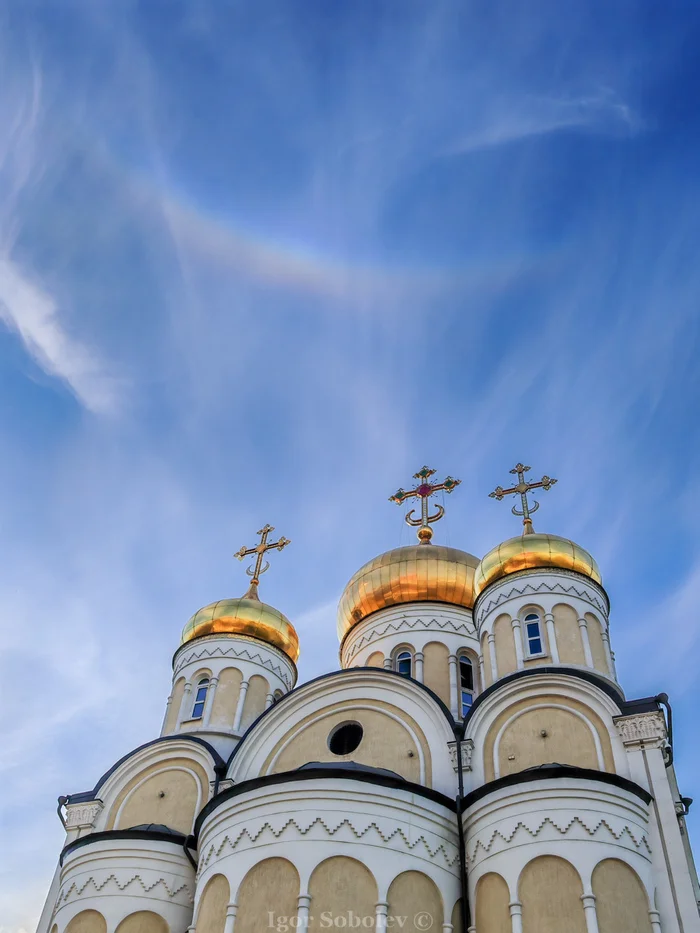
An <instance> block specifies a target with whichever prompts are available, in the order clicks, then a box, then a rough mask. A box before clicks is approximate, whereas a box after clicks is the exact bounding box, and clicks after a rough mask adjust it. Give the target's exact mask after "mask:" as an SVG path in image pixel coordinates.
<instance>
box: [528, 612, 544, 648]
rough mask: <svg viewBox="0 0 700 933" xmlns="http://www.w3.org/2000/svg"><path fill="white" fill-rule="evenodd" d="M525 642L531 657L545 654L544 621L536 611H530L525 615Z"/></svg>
mask: <svg viewBox="0 0 700 933" xmlns="http://www.w3.org/2000/svg"><path fill="white" fill-rule="evenodd" d="M524 621H525V644H526V647H527V653H528V656H529V657H533V656H535V655H538V654H544V641H543V639H542V623H541V622H540V617H539V616H538V615H537V613H536V612H528V614H527V615H526V616H525V620H524Z"/></svg>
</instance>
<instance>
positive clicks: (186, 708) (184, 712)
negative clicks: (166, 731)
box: [175, 680, 192, 732]
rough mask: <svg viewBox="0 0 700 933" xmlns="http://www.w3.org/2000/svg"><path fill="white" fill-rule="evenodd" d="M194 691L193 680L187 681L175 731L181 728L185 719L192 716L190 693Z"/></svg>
mask: <svg viewBox="0 0 700 933" xmlns="http://www.w3.org/2000/svg"><path fill="white" fill-rule="evenodd" d="M191 693H192V682H191V681H189V680H188V681H186V682H185V689H184V690H183V692H182V700H181V701H180V712H179V713H178V714H177V724H176V725H175V732H177V730H178V729H179V728H180V726H181V725H182V723H183V722H184V721H185V719H189V718H190V713H191V712H192V710H191V709H190V704H191V699H190V694H191Z"/></svg>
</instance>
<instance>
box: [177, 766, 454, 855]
mask: <svg viewBox="0 0 700 933" xmlns="http://www.w3.org/2000/svg"><path fill="white" fill-rule="evenodd" d="M320 779H323V780H326V779H330V780H333V781H339V780H343V781H359V782H361V783H364V784H375V785H378V786H380V787H391V788H394V789H395V790H405V791H406V792H407V793H409V794H417V795H418V796H420V797H425V798H426V799H427V800H433V801H434V802H435V803H440V804H442V806H443V807H447V808H448V809H449V810H452V811H453V812H454V811H455V810H456V804H455V802H454V800H453V799H452V798H451V797H446V796H445V794H441V793H440V791H437V790H433V789H432V788H431V787H423V785H422V784H414V783H412V782H411V781H405V780H403V778H400V777H395V778H394V777H391V776H389V775H386V774H377V773H376V772H372V771H357V770H355V769H351V768H333V769H330V768H323V767H321V768H307V769H305V770H304V771H301V770H299V771H282V772H281V773H280V774H268V775H265V776H264V777H258V778H252V779H251V780H250V781H241V783H240V784H234V786H233V787H230V788H229V789H228V790H225V791H222V792H221V793H220V794H217V795H216V797H214V798H212V799H211V800H210V801H209V803H207V804H206V805H205V806H204V807H203V809H202V810H201V812H200V813H199V816H198V817H197V819H196V820H195V824H194V838H195V840H196V841H197V842H198V841H199V831H200V829H201V828H202V823H203V822H204V820H205V819H206V818H207V817H208V816H209V814H210V813H212V812H213V811H214V810H216V808H217V807H219V806H220V805H221V804H222V803H225V802H226V801H227V800H230V799H231V798H232V797H237V796H238V795H239V794H245V793H247V792H248V791H251V790H257V788H258V787H271V786H274V785H275V784H295V783H297V782H298V781H318V780H320Z"/></svg>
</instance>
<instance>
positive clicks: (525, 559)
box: [474, 532, 602, 599]
mask: <svg viewBox="0 0 700 933" xmlns="http://www.w3.org/2000/svg"><path fill="white" fill-rule="evenodd" d="M538 567H550V568H551V567H554V568H556V569H559V570H573V571H574V572H575V573H580V574H583V576H584V577H590V578H591V580H595V582H596V583H599V584H601V585H602V578H601V576H600V570H598V565H597V564H596V562H595V561H594V560H593V558H592V557H591V555H590V554H589V553H588V551H584V549H583V548H582V547H579V546H578V544H574V542H573V541H569V539H568V538H560V537H558V536H557V535H545V534H539V533H538V532H532V533H531V534H524V535H518V537H517V538H510V539H509V540H508V541H504V542H503V543H502V544H499V545H498V547H495V548H493V550H491V551H489V552H488V554H487V555H486V556H485V557H484V558H483V560H482V561H481V563H480V564H479V566H478V567H477V568H476V574H475V575H474V598H475V599H476V597H477V596H479V594H480V593H483V591H484V590H485V589H486V587H487V586H489V585H490V584H491V583H495V581H496V580H501V579H502V578H503V577H507V576H508V575H509V574H511V573H517V572H518V571H519V570H535V569H537V568H538Z"/></svg>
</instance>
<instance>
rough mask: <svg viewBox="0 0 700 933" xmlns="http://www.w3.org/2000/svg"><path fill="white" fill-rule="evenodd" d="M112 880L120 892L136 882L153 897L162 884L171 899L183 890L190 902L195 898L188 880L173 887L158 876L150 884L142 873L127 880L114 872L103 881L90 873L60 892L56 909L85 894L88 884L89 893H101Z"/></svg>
mask: <svg viewBox="0 0 700 933" xmlns="http://www.w3.org/2000/svg"><path fill="white" fill-rule="evenodd" d="M110 881H113V882H114V884H115V885H116V886H117V888H118V889H119V892H120V893H122V892H123V891H126V889H127V888H128V887H129V886H130V885H132V884H134V883H136V884H137V886H140V887H141V889H142V891H143V894H148V895H150V896H151V897H153V892H154V891H155V889H156V888H157V887H159V886H160V887H162V889H163V891H164V893H165V894H166V895H167V897H168V898H169V899H170V900H172V899H173V898H175V897H177V895H178V894H180V893H181V892H182V891H186V892H187V900H188V901H189V902H192V901H193V899H194V898H193V894H194V892H193V891H192V890H191V889H190V886H189V885H188V884H187V882H183V883H182V884H181V885H179V886H178V887H176V888H171V887H170V885H169V884H168V882H167V881H166V880H165V878H157V879H156V880H155V881H154V882H153V883H151V884H148V883H147V882H145V881H144V880H143V878H142V877H141V875H140V874H133V875H131V876H130V877H129V878H127V880H126V881H120V880H119V878H118V877H117V875H115V874H114V873H112V874H110V875H108V876H107V877H106V878H104V879H103V880H101V881H96V880H95V878H94V876H93V875H90V877H89V878H88V879H87V880H86V881H85V882H83V883H81V884H78V882H77V881H73V882H71V884H70V885H68V887H66V888H64V889H63V890H61V891H60V892H59V895H58V898H57V900H56V907H55V908H54V909H55V910H58V908H59V907H61V905H62V904H65V902H66V901H67V900H68V898H69V897H71V896H75V897H76V898H78V897H82V896H83V895H84V894H85V891H86V890H87V888H88V886H91V888H92V890H91V891H89V892H88V895H92V894H100V892H101V891H102V889H103V888H105V887H106V886H107V885H108V884H109V882H110ZM130 893H134V892H130ZM137 896H139V895H138V892H137Z"/></svg>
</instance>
